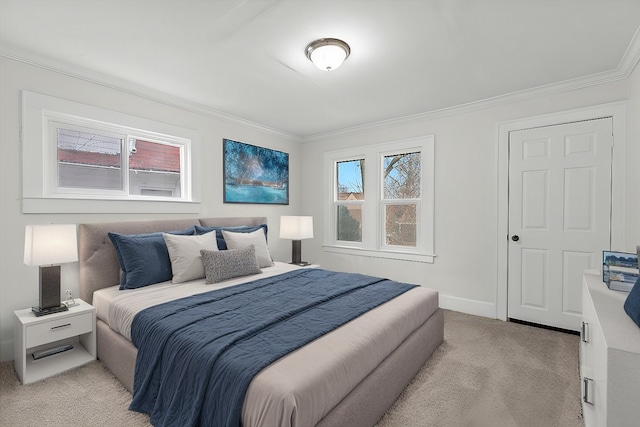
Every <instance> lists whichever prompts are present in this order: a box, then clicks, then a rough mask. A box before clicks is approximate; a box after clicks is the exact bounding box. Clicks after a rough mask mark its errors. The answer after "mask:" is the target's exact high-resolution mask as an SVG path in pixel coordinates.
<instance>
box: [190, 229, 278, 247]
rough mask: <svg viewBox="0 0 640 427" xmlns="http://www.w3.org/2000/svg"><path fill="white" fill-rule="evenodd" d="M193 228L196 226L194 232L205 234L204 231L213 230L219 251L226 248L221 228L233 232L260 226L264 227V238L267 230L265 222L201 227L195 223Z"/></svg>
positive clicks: (243, 231) (247, 230)
mask: <svg viewBox="0 0 640 427" xmlns="http://www.w3.org/2000/svg"><path fill="white" fill-rule="evenodd" d="M195 228H196V234H206V233H210V232H212V231H215V232H216V241H217V242H218V249H219V250H221V251H226V250H227V249H228V248H227V242H225V241H224V237H223V236H222V230H225V231H233V232H235V233H251V232H252V231H256V230H259V229H261V228H264V235H265V238H266V236H267V231H268V229H267V224H260V225H238V226H232V227H202V226H200V225H196V226H195ZM267 241H268V238H267Z"/></svg>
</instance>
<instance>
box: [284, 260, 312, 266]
mask: <svg viewBox="0 0 640 427" xmlns="http://www.w3.org/2000/svg"><path fill="white" fill-rule="evenodd" d="M289 264H293V265H297V266H299V267H306V266H307V265H311V264H309V263H308V262H307V261H300V262H290V263H289Z"/></svg>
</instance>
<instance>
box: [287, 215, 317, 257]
mask: <svg viewBox="0 0 640 427" xmlns="http://www.w3.org/2000/svg"><path fill="white" fill-rule="evenodd" d="M280 238H281V239H291V240H292V241H291V264H296V265H308V264H309V263H308V262H305V261H302V242H301V240H302V239H311V238H313V217H311V216H281V217H280Z"/></svg>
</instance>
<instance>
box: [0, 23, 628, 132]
mask: <svg viewBox="0 0 640 427" xmlns="http://www.w3.org/2000/svg"><path fill="white" fill-rule="evenodd" d="M0 57H5V58H8V59H12V60H15V61H19V62H23V63H25V64H29V65H32V66H35V67H39V68H42V69H46V70H49V71H53V72H56V73H59V74H63V75H66V76H70V77H73V78H77V79H81V80H84V81H87V82H90V83H93V84H97V85H100V86H104V87H107V88H110V89H114V90H117V91H120V92H123V93H127V94H130V95H134V96H139V97H142V98H145V99H147V100H150V101H154V102H157V103H160V104H164V105H167V106H170V107H174V108H178V109H181V110H184V111H188V112H191V113H196V114H200V115H203V116H206V117H211V118H214V119H218V120H223V121H226V122H228V123H233V124H236V125H240V126H243V127H248V128H250V129H253V130H259V131H262V132H266V133H270V134H273V135H276V136H278V137H281V138H285V139H287V140H290V141H295V142H302V143H312V142H316V141H321V140H326V139H332V138H338V137H342V136H348V135H353V134H357V133H360V132H366V131H375V130H381V129H384V128H389V127H394V126H401V125H405V124H411V123H415V122H419V121H425V120H434V119H439V118H443V117H449V116H453V115H457V114H464V113H468V112H473V111H479V110H483V109H487V108H491V107H497V106H501V105H505V104H509V103H513V102H518V101H523V100H526V99H532V98H537V97H542V96H549V95H554V94H558V93H564V92H569V91H573V90H577V89H584V88H587V87H591V86H598V85H602V84H607V83H612V82H616V81H619V80H624V79H627V78H628V77H629V76H630V75H631V73H632V72H633V70H634V69H635V67H636V66H637V64H638V63H639V62H640V28H638V30H636V33H635V34H634V36H633V38H632V39H631V41H630V43H629V45H628V46H627V49H626V51H625V53H624V55H623V57H622V59H621V60H620V63H619V64H618V66H617V67H616V69H614V70H611V71H606V72H602V73H597V74H592V75H589V76H585V77H579V78H575V79H570V80H565V81H562V82H558V83H552V84H548V85H544V86H538V87H535V88H531V89H525V90H521V91H517V92H511V93H507V94H504V95H499V96H495V97H491V98H486V99H483V100H479V101H473V102H468V103H465V104H460V105H456V106H452V107H446V108H441V109H438V110H432V111H427V112H424V113H418V114H412V115H409V116H403V117H397V118H393V119H388V120H381V121H377V122H372V123H367V124H363V125H358V126H352V127H348V128H344V129H338V130H335V131H330V132H324V133H320V134H315V135H308V136H301V135H294V134H291V133H288V132H284V131H282V130H279V129H275V128H272V127H269V126H266V125H262V124H260V123H256V122H252V121H250V120H247V119H243V118H241V117H237V116H234V115H232V114H228V113H225V112H223V111H220V110H216V109H214V108H211V107H207V106H204V105H202V104H198V103H195V102H190V101H187V100H184V99H182V98H179V97H176V96H173V95H169V94H166V93H162V92H158V91H156V90H153V89H150V88H148V87H144V86H141V85H138V84H135V83H132V82H129V81H126V80H122V79H119V78H116V77H113V76H109V75H106V74H103V73H100V72H95V71H91V70H87V69H81V68H78V67H73V66H70V65H69V64H67V63H64V62H61V61H58V60H56V59H53V58H43V57H41V56H39V55H35V54H33V53H29V52H26V51H19V50H16V49H11V48H9V47H7V46H6V45H2V46H0Z"/></svg>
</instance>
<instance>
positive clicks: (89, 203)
mask: <svg viewBox="0 0 640 427" xmlns="http://www.w3.org/2000/svg"><path fill="white" fill-rule="evenodd" d="M22 106H23V110H22V123H21V139H22V164H23V173H22V176H23V185H22V196H23V197H22V211H23V213H157V212H163V213H199V212H200V202H199V198H200V197H199V194H200V184H199V180H198V179H196V173H197V172H198V171H199V167H198V166H199V165H198V163H197V162H195V161H194V159H198V158H199V155H198V153H199V150H200V143H199V133H198V132H196V131H194V130H191V129H187V128H182V127H179V126H175V125H171V124H167V123H160V122H155V121H152V120H149V119H143V118H140V117H136V116H131V115H128V114H124V113H119V112H116V111H112V110H105V109H102V108H99V107H94V106H90V105H85V104H80V103H76V102H73V101H68V100H64V99H59V98H55V97H51V96H48V95H42V94H38V93H34V92H30V91H26V90H23V91H22ZM65 125H67V126H69V127H71V128H83V129H88V130H93V131H96V132H105V133H107V134H108V135H111V136H113V135H114V134H116V135H122V136H123V138H124V139H123V142H122V145H121V158H122V165H121V169H122V170H121V173H122V174H123V175H122V178H123V187H122V190H117V191H116V190H109V189H104V190H101V189H98V190H95V189H89V190H87V189H76V188H65V187H58V157H57V156H58V154H57V150H58V148H57V146H58V141H57V134H56V133H55V129H57V128H60V127H62V128H64V127H65ZM132 137H133V138H136V139H140V140H147V141H150V142H153V143H161V144H168V145H172V146H178V147H180V171H181V172H180V175H181V176H180V196H179V197H166V196H147V195H136V194H129V192H130V187H129V172H130V171H129V167H128V159H127V158H126V155H125V153H126V152H128V146H129V140H130V138H132Z"/></svg>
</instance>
